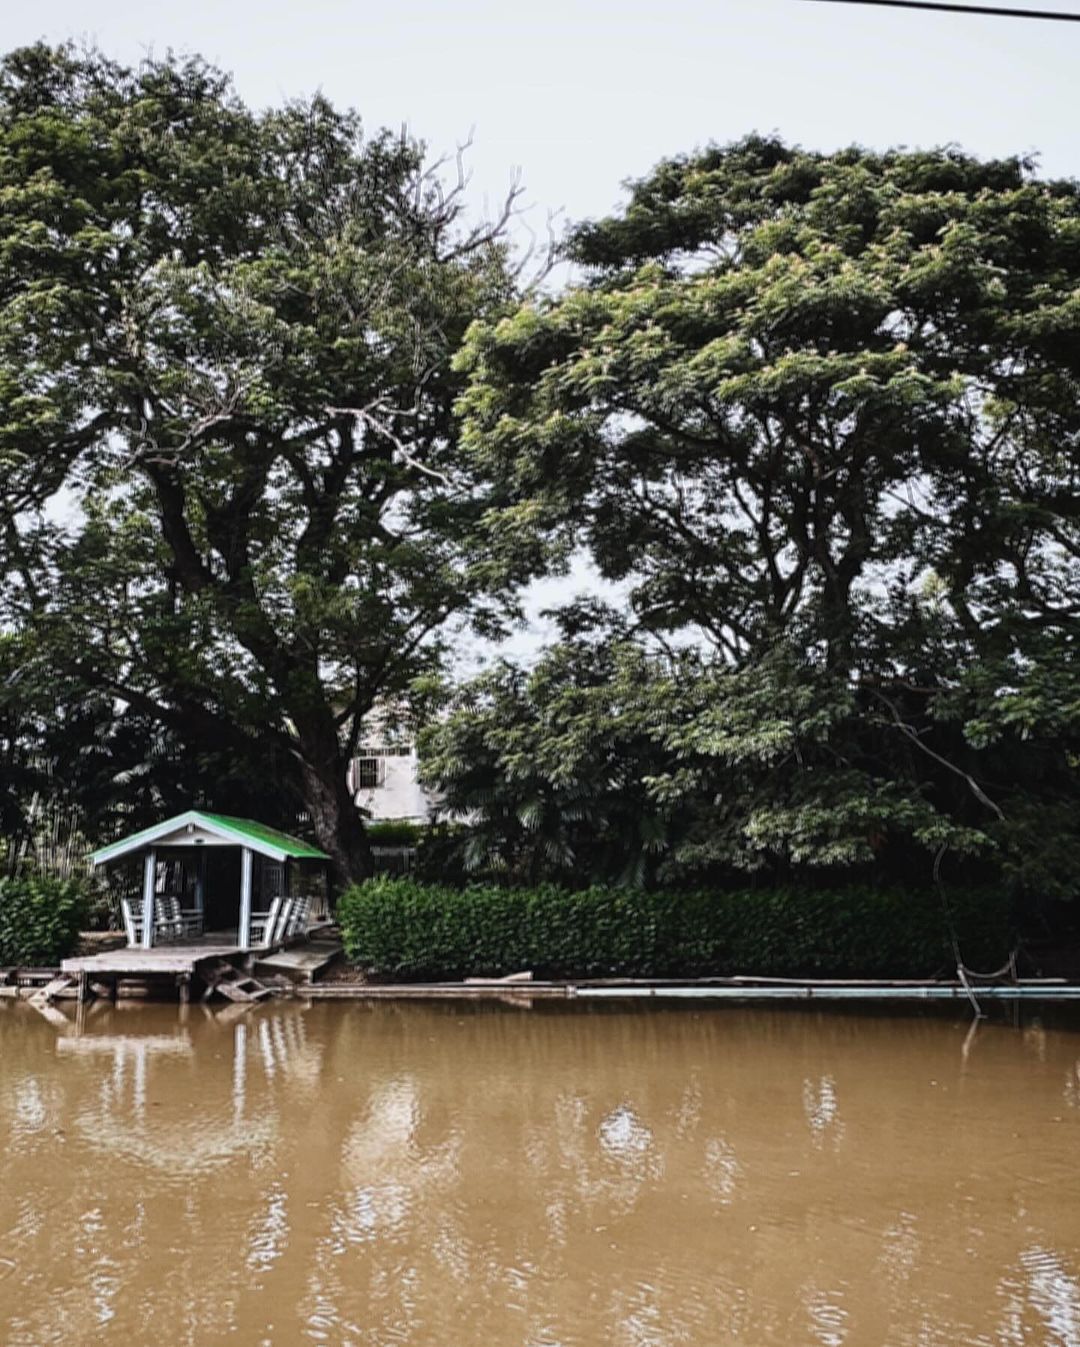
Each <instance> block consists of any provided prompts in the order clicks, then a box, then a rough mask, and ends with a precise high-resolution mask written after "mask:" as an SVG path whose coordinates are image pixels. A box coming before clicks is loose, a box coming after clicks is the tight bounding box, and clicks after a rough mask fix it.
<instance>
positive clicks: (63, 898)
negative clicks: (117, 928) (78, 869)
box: [0, 875, 90, 967]
mask: <svg viewBox="0 0 1080 1347" xmlns="http://www.w3.org/2000/svg"><path fill="white" fill-rule="evenodd" d="M89 907H90V904H89V895H88V892H87V888H86V885H85V884H83V883H81V882H80V881H79V880H75V879H48V878H46V877H45V876H43V875H23V876H19V877H18V878H16V879H0V964H6V965H21V966H24V967H25V966H33V965H39V966H42V967H51V966H52V965H53V964H56V963H59V961H60V960H61V959H64V958H67V956H68V955H69V954H71V953H72V952H73V951H74V949H75V946H76V945H77V944H78V940H79V932H80V931H81V930H83V928H84V927H85V925H86V921H87V917H88V914H89Z"/></svg>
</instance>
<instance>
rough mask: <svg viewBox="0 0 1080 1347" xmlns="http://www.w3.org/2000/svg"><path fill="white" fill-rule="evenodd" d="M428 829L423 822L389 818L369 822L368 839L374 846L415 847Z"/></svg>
mask: <svg viewBox="0 0 1080 1347" xmlns="http://www.w3.org/2000/svg"><path fill="white" fill-rule="evenodd" d="M426 831H427V829H426V828H425V827H424V825H423V824H422V823H410V822H409V821H408V819H387V820H386V821H385V822H383V823H369V824H368V826H367V839H368V841H369V842H370V843H371V845H372V846H373V847H414V846H416V845H417V843H418V842H419V841H420V839H421V838H422V837H423V835H424V833H425V832H426Z"/></svg>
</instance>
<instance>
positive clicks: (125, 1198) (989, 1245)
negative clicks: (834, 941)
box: [0, 1004, 1078, 1347]
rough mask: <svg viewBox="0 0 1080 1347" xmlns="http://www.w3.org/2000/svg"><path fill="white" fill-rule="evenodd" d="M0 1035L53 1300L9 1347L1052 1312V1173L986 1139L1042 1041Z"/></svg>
mask: <svg viewBox="0 0 1080 1347" xmlns="http://www.w3.org/2000/svg"><path fill="white" fill-rule="evenodd" d="M7 1019H8V1020H10V1017H7ZM6 1022H7V1021H6V1020H5V1017H4V1016H2V1015H0V1053H2V1054H3V1056H2V1057H0V1060H2V1061H3V1068H4V1069H3V1071H2V1072H0V1143H10V1141H11V1140H12V1138H17V1139H18V1144H17V1145H15V1146H11V1145H10V1144H6V1145H4V1147H3V1149H2V1150H0V1193H2V1194H4V1195H5V1196H6V1195H7V1194H9V1193H11V1194H18V1198H17V1202H16V1204H15V1205H16V1210H15V1214H14V1216H13V1217H12V1218H10V1220H9V1218H8V1217H7V1214H6V1208H5V1204H4V1203H3V1202H0V1258H2V1257H4V1256H6V1255H7V1254H8V1253H9V1252H11V1251H12V1250H13V1249H14V1248H17V1249H18V1252H19V1257H20V1259H21V1260H23V1267H22V1268H20V1275H22V1272H23V1269H28V1268H39V1269H48V1270H49V1271H48V1274H47V1275H48V1277H49V1278H51V1279H55V1280H56V1282H57V1285H56V1286H55V1287H52V1286H51V1289H50V1294H49V1295H40V1296H38V1295H35V1296H33V1297H28V1298H26V1303H25V1304H24V1305H21V1306H19V1307H17V1311H15V1312H11V1311H7V1310H2V1309H0V1341H2V1342H3V1343H4V1347H9V1344H13V1345H14V1347H31V1344H32V1345H33V1347H37V1345H38V1344H48V1343H51V1342H56V1341H60V1339H61V1338H62V1337H64V1335H67V1337H68V1340H74V1341H82V1340H86V1326H87V1324H94V1325H100V1326H101V1332H102V1333H103V1334H104V1335H105V1338H106V1340H108V1341H114V1340H115V1341H117V1342H125V1343H128V1342H144V1341H146V1342H154V1341H156V1340H160V1341H161V1342H162V1343H165V1342H168V1343H169V1344H172V1343H174V1342H175V1343H191V1344H195V1343H199V1344H202V1343H206V1342H217V1341H223V1340H225V1339H226V1338H229V1337H234V1336H235V1337H236V1340H237V1341H241V1342H243V1341H261V1340H263V1339H264V1338H265V1340H267V1341H269V1342H270V1343H272V1344H273V1347H292V1344H293V1343H296V1342H300V1341H304V1340H306V1339H307V1338H308V1337H309V1336H317V1335H318V1334H322V1336H323V1339H324V1340H326V1341H328V1342H334V1343H342V1344H344V1343H355V1344H357V1345H358V1347H390V1344H397V1343H402V1342H407V1343H409V1345H410V1347H443V1344H447V1343H456V1342H493V1343H507V1344H510V1343H519V1342H520V1343H542V1342H567V1343H575V1344H581V1343H589V1344H591V1343H592V1342H604V1343H605V1344H606V1343H611V1344H613V1347H645V1345H646V1344H648V1345H649V1347H652V1344H664V1345H665V1347H666V1344H669V1343H671V1344H675V1343H686V1344H688V1345H690V1347H698V1345H699V1344H702V1345H704V1344H708V1345H709V1347H711V1344H712V1343H714V1342H732V1343H751V1344H754V1347H774V1344H780V1343H783V1344H785V1347H786V1344H788V1343H808V1344H812V1343H824V1342H831V1341H836V1342H842V1343H844V1344H845V1345H846V1347H854V1344H856V1343H862V1342H878V1341H880V1342H886V1341H888V1342H890V1343H896V1344H897V1345H898V1347H914V1344H915V1343H919V1345H920V1347H945V1344H946V1343H948V1344H949V1347H952V1343H954V1342H956V1341H980V1340H985V1341H995V1342H996V1341H1008V1340H1016V1341H1020V1340H1023V1339H1022V1338H1017V1337H1016V1333H1013V1338H1012V1339H1010V1338H1009V1337H1008V1334H1007V1332H1006V1329H1005V1328H1004V1327H1003V1325H1004V1324H1005V1323H1006V1319H1007V1318H1008V1320H1009V1322H1010V1323H1014V1324H1017V1325H1019V1326H1020V1327H1019V1329H1017V1332H1021V1333H1027V1339H1026V1340H1030V1341H1040V1342H1041V1341H1046V1342H1048V1343H1057V1344H1061V1343H1064V1342H1066V1341H1068V1340H1069V1339H1068V1338H1067V1337H1062V1336H1061V1335H1062V1333H1064V1332H1066V1331H1068V1332H1071V1331H1072V1328H1071V1327H1070V1325H1071V1324H1072V1323H1073V1320H1072V1319H1070V1317H1069V1316H1070V1315H1071V1314H1074V1313H1075V1312H1076V1307H1077V1304H1078V1301H1077V1297H1076V1273H1077V1266H1078V1259H1077V1249H1076V1247H1075V1246H1076V1241H1075V1240H1073V1241H1072V1242H1071V1243H1070V1242H1069V1240H1068V1239H1065V1238H1064V1237H1063V1235H1062V1224H1061V1201H1060V1195H1059V1194H1060V1184H1059V1185H1057V1193H1058V1196H1057V1197H1055V1190H1054V1189H1053V1188H1052V1187H1051V1186H1050V1185H1041V1184H1039V1183H1037V1182H1036V1183H1032V1182H1029V1181H1028V1178H1027V1177H1026V1176H1029V1175H1031V1176H1037V1175H1039V1174H1042V1173H1046V1172H1051V1170H1050V1168H1048V1166H1051V1164H1052V1162H1051V1160H1050V1159H1049V1158H1048V1154H1047V1152H1048V1149H1049V1143H1048V1145H1047V1147H1044V1148H1043V1149H1042V1150H1041V1151H1039V1152H1033V1151H1032V1150H1031V1149H1030V1148H1029V1147H1025V1146H1024V1145H1023V1144H1022V1143H1020V1142H1018V1141H1016V1140H1013V1139H1012V1134H1013V1131H1014V1130H1016V1131H1020V1132H1022V1133H1023V1134H1024V1135H1027V1134H1029V1133H1030V1134H1034V1132H1033V1129H1032V1126H1031V1124H1032V1123H1033V1122H1034V1121H1035V1120H1037V1119H1039V1118H1041V1117H1043V1112H1040V1110H1043V1111H1045V1110H1046V1108H1047V1107H1049V1105H1048V1102H1047V1101H1050V1100H1052V1101H1053V1107H1054V1108H1056V1109H1057V1110H1058V1111H1059V1112H1060V1111H1061V1107H1062V1106H1061V1082H1062V1079H1063V1074H1064V1072H1065V1070H1066V1068H1067V1067H1069V1066H1071V1065H1072V1063H1073V1060H1074V1055H1075V1054H1074V1053H1071V1052H1070V1051H1069V1050H1068V1040H1063V1041H1062V1040H1059V1039H1058V1038H1057V1037H1056V1036H1054V1035H1053V1034H1049V1035H1048V1036H1047V1039H1046V1044H1045V1057H1046V1061H1045V1063H1043V1062H1042V1061H1041V1059H1040V1058H1039V1057H1037V1056H1036V1055H1035V1054H1033V1053H1031V1052H1029V1051H1028V1049H1027V1048H1026V1047H1025V1046H1024V1044H1023V1043H1022V1041H1021V1040H1019V1039H1018V1038H1017V1037H1015V1036H1011V1035H1009V1034H1007V1033H998V1032H996V1031H995V1030H994V1028H993V1026H987V1028H986V1030H985V1034H984V1037H983V1038H982V1039H981V1040H980V1046H979V1052H978V1053H977V1054H973V1055H971V1056H970V1057H969V1060H968V1063H967V1066H966V1068H964V1069H963V1070H962V1071H961V1064H960V1057H959V1052H958V1047H959V1042H960V1040H961V1039H962V1037H963V1031H962V1028H961V1029H960V1030H954V1028H953V1026H951V1025H948V1024H937V1023H934V1022H932V1021H929V1020H928V1021H904V1022H890V1021H887V1020H886V1021H880V1022H879V1021H875V1020H872V1019H843V1018H840V1017H814V1016H800V1015H794V1014H790V1013H774V1012H754V1013H743V1012H738V1011H734V1012H732V1011H730V1010H725V1011H724V1012H722V1013H720V1014H707V1015H696V1014H690V1013H672V1014H660V1015H656V1014H653V1015H649V1014H644V1015H643V1014H641V1013H638V1012H636V1011H635V1012H632V1013H629V1012H622V1011H614V1010H612V1011H603V1012H593V1013H582V1012H574V1013H569V1012H566V1011H563V1010H557V1011H552V1010H550V1009H544V1008H539V1007H538V1008H537V1009H536V1010H534V1011H533V1012H532V1013H530V1014H528V1015H525V1014H521V1013H520V1012H515V1011H511V1010H508V1009H507V1010H493V1009H487V1008H475V1007H469V1008H460V1007H456V1006H416V1005H413V1006H402V1005H389V1004H383V1005H377V1006H363V1005H353V1006H346V1007H343V1006H337V1005H333V1006H331V1005H321V1006H319V1005H317V1006H314V1007H311V1008H310V1009H305V1008H301V1007H299V1006H297V1005H277V1006H271V1007H265V1008H260V1009H259V1010H256V1011H254V1012H251V1013H246V1014H244V1015H243V1016H239V1017H237V1018H235V1019H234V1020H233V1021H232V1022H231V1023H223V1022H222V1021H221V1020H217V1019H215V1020H210V1019H207V1018H204V1017H202V1016H201V1014H200V1013H199V1010H198V1008H195V1007H193V1008H192V1013H191V1015H190V1016H189V1020H188V1022H187V1024H186V1026H181V1027H178V1021H177V1018H176V1014H175V1012H174V1011H171V1010H170V1011H168V1012H166V1013H161V1008H152V1007H146V1008H142V1009H140V1010H139V1011H138V1012H137V1013H136V1014H121V1013H119V1012H115V1013H114V1012H112V1011H111V1010H108V1009H106V1010H104V1011H103V1012H102V1015H101V1016H95V1017H92V1018H90V1019H89V1020H88V1025H87V1031H86V1033H84V1034H83V1035H82V1036H81V1037H79V1038H75V1037H73V1036H70V1035H69V1037H71V1042H72V1046H69V1047H59V1044H60V1043H61V1042H62V1041H64V1040H63V1039H61V1038H56V1037H54V1036H53V1031H52V1030H51V1029H50V1027H49V1026H48V1025H47V1024H45V1023H44V1022H38V1023H39V1029H38V1030H37V1031H36V1032H35V1033H34V1034H25V1033H24V1034H23V1035H22V1037H21V1038H20V1037H19V1036H18V1035H16V1036H14V1037H13V1038H12V1039H11V1040H8V1039H7V1038H6V1037H5V1024H6ZM35 1044H36V1046H35ZM75 1044H79V1046H74V1045H75ZM140 1063H141V1064H140ZM1018 1066H1021V1067H1022V1069H1023V1071H1024V1073H1025V1075H1024V1077H1023V1078H1024V1080H1025V1082H1026V1083H1027V1085H1028V1086H1029V1088H1028V1089H1027V1090H1025V1091H1023V1092H1018V1093H1017V1095H1016V1097H1015V1098H1011V1099H1009V1100H1008V1101H1007V1102H1003V1100H1002V1097H1001V1081H1002V1079H1003V1078H1004V1077H1003V1073H1004V1072H1005V1071H1006V1068H1009V1067H1011V1068H1018ZM886 1067H887V1069H886ZM1040 1073H1042V1074H1040ZM946 1086H947V1087H948V1091H946V1088H945V1087H946ZM1040 1091H1041V1093H1040ZM841 1119H842V1121H843V1126H842V1127H841V1126H840V1125H839V1124H840V1120H841ZM958 1119H962V1120H963V1124H964V1125H963V1127H962V1128H961V1127H959V1126H958V1125H957V1120H958ZM87 1120H91V1121H93V1123H94V1128H93V1129H91V1130H87V1128H86V1126H85V1124H86V1122H87ZM20 1127H21V1128H22V1130H21V1131H19V1130H18V1129H19V1128H20ZM200 1128H201V1135H202V1137H203V1138H204V1140H203V1142H201V1143H200V1142H199V1141H198V1139H197V1138H198V1135H199V1130H200ZM110 1129H111V1131H110ZM972 1129H978V1130H977V1132H976V1133H973V1132H972ZM61 1133H62V1134H63V1138H65V1139H59V1138H58V1134H61ZM120 1133H123V1134H124V1135H123V1136H120V1135H118V1134H120ZM973 1135H977V1136H978V1138H979V1145H978V1146H977V1147H976V1146H973V1142H972V1137H973ZM132 1138H135V1139H136V1140H135V1142H133V1141H132ZM1054 1154H1057V1152H1054ZM1063 1155H1064V1152H1062V1156H1063ZM1062 1163H1063V1160H1062ZM1062 1172H1063V1173H1064V1170H1063V1171H1062ZM13 1241H14V1243H13ZM1032 1250H1035V1251H1037V1253H1038V1256H1036V1254H1035V1253H1031V1252H1030V1251H1032ZM9 1284H10V1279H8V1281H7V1282H6V1283H5V1285H9ZM957 1288H961V1289H962V1292H963V1294H962V1295H961V1294H959V1293H958V1290H957ZM5 1314H11V1315H12V1316H13V1317H9V1318H7V1319H5ZM108 1315H111V1316H112V1317H111V1318H102V1316H108ZM1009 1316H1011V1318H1009ZM269 1324H272V1325H273V1327H272V1329H271V1328H268V1327H267V1325H269ZM1062 1326H1064V1327H1062ZM1009 1331H1012V1330H1011V1329H1010V1330H1009ZM905 1334H906V1336H905ZM1055 1334H1057V1336H1055Z"/></svg>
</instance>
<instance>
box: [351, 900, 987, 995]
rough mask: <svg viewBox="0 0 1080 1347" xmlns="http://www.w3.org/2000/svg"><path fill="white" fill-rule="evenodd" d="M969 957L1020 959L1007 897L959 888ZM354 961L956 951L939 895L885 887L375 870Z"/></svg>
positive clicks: (458, 967)
mask: <svg viewBox="0 0 1080 1347" xmlns="http://www.w3.org/2000/svg"><path fill="white" fill-rule="evenodd" d="M949 906H950V910H951V916H952V921H953V923H954V924H955V927H956V930H957V932H958V935H959V938H960V948H961V951H962V953H963V957H964V960H965V962H966V963H968V964H969V965H970V966H972V967H974V968H976V969H983V968H989V967H996V966H997V965H999V964H1001V963H1003V962H1004V960H1005V959H1006V958H1007V957H1008V952H1009V949H1010V948H1011V945H1012V930H1011V923H1010V919H1009V904H1008V901H1007V899H1005V898H1004V897H1002V896H999V895H996V894H989V893H982V892H979V893H976V892H972V891H966V892H955V893H954V892H950V894H949ZM337 917H338V921H339V922H340V924H341V930H342V934H343V937H344V941H345V949H346V952H347V953H348V955H349V957H350V958H351V959H352V960H354V961H355V962H356V963H358V964H360V965H362V966H363V967H365V968H367V969H369V970H370V971H372V972H374V973H377V974H379V975H394V976H398V977H404V978H432V979H434V978H458V977H475V976H485V975H488V976H500V975H504V974H507V973H514V972H518V971H520V970H523V969H532V970H533V971H534V972H536V973H537V974H538V975H541V976H545V975H546V976H550V977H586V976H638V977H649V976H652V977H690V976H708V975H713V976H729V975H735V974H747V975H758V976H772V977H804V976H818V977H823V976H824V977H902V976H909V977H924V976H932V975H933V974H935V973H938V972H941V971H944V970H948V971H952V969H953V967H954V965H955V961H954V959H953V955H952V948H951V944H950V939H949V932H948V923H947V921H946V919H945V915H944V911H943V908H942V902H941V899H940V897H939V895H938V894H937V893H936V892H935V891H933V890H930V891H922V892H914V893H902V892H898V891H878V890H873V889H842V890H834V891H829V892H825V891H817V890H795V889H764V890H747V891H737V892H732V891H725V892H718V893H649V892H645V891H644V890H627V889H617V888H598V887H597V888H590V889H582V890H580V891H578V892H571V891H568V890H566V889H562V888H559V887H557V886H555V885H544V886H542V887H539V888H536V889H503V888H498V887H495V886H493V885H470V886H468V887H465V888H451V887H448V886H445V885H438V884H421V883H418V882H416V881H415V880H413V879H392V878H377V879H373V880H369V881H368V882H367V883H365V884H361V885H358V886H355V887H353V888H351V889H349V890H348V891H347V892H346V893H345V894H343V895H342V897H341V899H340V901H339V902H338V907H337Z"/></svg>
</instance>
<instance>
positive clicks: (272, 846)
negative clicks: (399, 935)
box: [90, 809, 330, 865]
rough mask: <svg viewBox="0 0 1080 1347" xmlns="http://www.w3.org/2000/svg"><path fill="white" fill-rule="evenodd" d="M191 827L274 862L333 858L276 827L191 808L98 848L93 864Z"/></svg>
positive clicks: (94, 852) (91, 855)
mask: <svg viewBox="0 0 1080 1347" xmlns="http://www.w3.org/2000/svg"><path fill="white" fill-rule="evenodd" d="M188 824H198V825H199V827H201V828H203V829H205V830H206V831H207V832H210V833H213V834H215V835H216V836H218V837H220V838H222V839H223V840H224V841H227V842H235V844H236V845H237V846H246V847H249V848H250V849H251V850H252V851H257V852H258V853H259V854H260V855H262V856H269V857H270V858H271V860H276V861H282V860H287V859H295V860H316V861H325V860H329V859H330V858H329V856H327V854H326V852H325V851H320V850H319V848H318V847H315V846H312V845H311V843H310V842H303V841H301V840H300V838H298V837H292V836H291V835H290V834H289V833H283V832H280V831H279V830H278V829H277V828H270V827H267V825H266V824H265V823H257V822H255V820H254V819H245V818H234V817H233V816H232V815H230V814H213V813H210V812H208V811H206V810H202V809H189V810H188V811H187V812H186V813H183V814H177V815H176V816H175V817H174V818H169V819H164V820H163V821H162V822H161V823H155V824H153V825H152V826H151V827H149V828H143V829H141V830H140V831H139V832H137V833H132V834H131V836H130V837H122V838H120V839H119V840H118V841H116V842H110V843H109V845H108V846H105V847H99V848H98V849H97V851H93V852H91V854H90V860H91V862H92V863H93V864H94V865H102V864H104V863H105V862H106V861H113V860H118V859H119V858H120V857H121V856H126V855H129V854H130V853H131V852H133V851H139V850H140V849H141V848H143V847H146V846H149V845H150V844H151V843H153V842H155V841H157V840H158V839H159V838H162V837H168V836H169V835H170V834H171V833H174V832H176V831H177V829H179V828H183V827H186V826H187V825H188Z"/></svg>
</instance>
